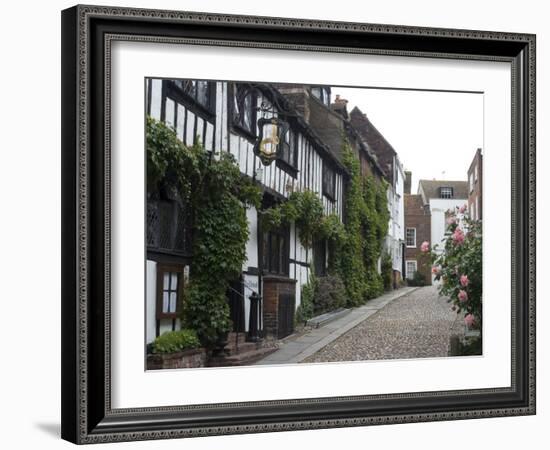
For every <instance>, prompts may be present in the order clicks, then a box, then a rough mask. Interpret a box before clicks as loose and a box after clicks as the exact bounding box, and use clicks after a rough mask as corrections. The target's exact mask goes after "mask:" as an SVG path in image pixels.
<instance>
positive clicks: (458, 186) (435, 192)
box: [418, 180, 468, 200]
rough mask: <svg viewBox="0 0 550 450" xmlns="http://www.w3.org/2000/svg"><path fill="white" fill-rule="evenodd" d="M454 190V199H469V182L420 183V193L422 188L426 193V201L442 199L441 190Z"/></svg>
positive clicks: (421, 181)
mask: <svg viewBox="0 0 550 450" xmlns="http://www.w3.org/2000/svg"><path fill="white" fill-rule="evenodd" d="M442 187H451V188H453V198H463V199H467V198H468V182H467V181H449V180H420V181H419V182H418V192H420V189H421V188H422V191H424V196H425V200H428V199H430V198H441V195H440V194H439V188H442Z"/></svg>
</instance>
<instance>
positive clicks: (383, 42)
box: [61, 5, 536, 444]
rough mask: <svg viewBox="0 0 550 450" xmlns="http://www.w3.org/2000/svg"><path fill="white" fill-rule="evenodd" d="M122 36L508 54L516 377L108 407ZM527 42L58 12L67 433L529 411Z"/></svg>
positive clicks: (336, 25)
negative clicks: (433, 387) (468, 384)
mask: <svg viewBox="0 0 550 450" xmlns="http://www.w3.org/2000/svg"><path fill="white" fill-rule="evenodd" d="M126 40H127V41H139V42H155V43H157V44H177V42H178V40H179V41H180V42H181V40H186V42H191V43H193V44H194V45H213V42H215V43H217V44H216V45H225V46H229V47H231V46H236V47H243V48H260V49H270V48H275V49H279V50H300V51H303V52H308V51H313V50H315V51H318V52H335V53H346V54H351V55H353V54H372V55H385V56H396V57H397V56H406V57H412V58H436V59H448V60H455V61H466V60H475V61H501V62H507V63H509V64H510V65H511V93H510V96H511V104H512V108H511V109H512V116H511V121H510V122H511V125H510V126H511V136H512V139H511V149H512V151H511V155H512V158H511V159H512V162H511V167H512V170H511V174H510V177H511V186H512V189H511V192H510V196H511V229H512V236H511V254H512V258H511V283H510V296H511V305H512V310H511V312H510V317H511V330H512V332H511V343H510V352H511V373H510V380H511V383H510V386H506V387H501V386H495V387H489V388H483V389H459V390H439V391H422V392H404V393H380V394H376V395H355V396H342V395H335V396H328V397H327V396H325V397H306V396H304V397H303V398H301V397H296V398H289V399H279V400H265V401H264V400H258V401H240V402H230V403H203V404H190V405H177V404H176V405H171V406H154V405H151V406H148V407H139V408H113V407H112V391H111V388H112V386H111V378H112V371H113V367H114V366H115V364H114V363H115V361H113V360H112V357H111V333H112V332H113V328H114V327H116V324H114V323H111V313H112V304H111V299H112V290H111V283H112V282H113V279H112V277H111V244H112V240H111V222H110V218H111V213H112V210H111V196H110V186H111V182H112V181H113V179H112V176H113V175H114V174H113V173H111V154H110V151H111V144H110V139H111V133H112V131H113V130H112V129H111V115H110V111H111V110H110V100H111V95H112V94H113V93H112V91H111V79H110V71H111V45H112V44H113V42H116V41H126ZM535 42H536V39H535V36H534V35H531V34H517V33H507V32H488V31H471V30H454V29H453V30H451V29H435V28H422V27H410V26H396V25H381V24H363V23H347V22H329V21H319V20H305V19H287V18H272V17H256V16H236V15H220V14H206V13H194V12H181V11H159V10H146V9H132V8H119V7H100V6H82V5H78V6H75V7H72V8H69V9H67V10H64V11H63V12H62V349H61V351H62V402H61V403H62V404H61V406H62V437H63V438H64V439H66V440H68V441H71V442H74V443H78V444H85V443H100V442H113V441H133V440H143V439H168V438H179V437H195V436H208V435H219V434H239V433H257V432H271V431H286V430H303V429H315V428H330V427H347V426H364V425H375V424H392V423H408V422H422V421H440V420H458V419H468V418H486V417H499V416H511V415H530V414H535V403H536V402H535V263H536V260H535ZM213 77H215V74H213ZM214 370H215V369H214Z"/></svg>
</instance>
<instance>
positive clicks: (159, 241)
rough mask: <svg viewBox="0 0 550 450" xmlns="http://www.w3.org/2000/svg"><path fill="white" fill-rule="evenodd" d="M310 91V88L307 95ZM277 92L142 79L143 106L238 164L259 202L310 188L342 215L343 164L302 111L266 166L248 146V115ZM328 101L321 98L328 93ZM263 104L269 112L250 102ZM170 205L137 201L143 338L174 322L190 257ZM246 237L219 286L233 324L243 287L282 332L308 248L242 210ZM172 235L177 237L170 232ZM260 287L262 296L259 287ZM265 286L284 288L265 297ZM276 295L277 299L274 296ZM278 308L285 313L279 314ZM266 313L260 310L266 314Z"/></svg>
mask: <svg viewBox="0 0 550 450" xmlns="http://www.w3.org/2000/svg"><path fill="white" fill-rule="evenodd" d="M312 95H314V94H312ZM283 100H284V98H283V97H282V95H281V94H280V93H279V92H278V91H276V90H275V89H272V88H270V87H269V86H267V85H255V86H251V85H249V84H237V83H231V82H209V81H195V80H160V79H149V80H147V114H148V115H150V116H151V117H153V118H155V119H157V120H161V121H163V122H165V123H166V124H168V125H170V126H171V127H173V128H174V129H175V131H176V133H177V136H178V137H179V138H180V139H181V140H182V141H183V142H184V143H185V144H186V145H192V144H193V143H194V142H196V139H200V142H202V143H203V145H204V147H205V149H206V150H207V151H214V152H215V153H214V154H216V153H219V152H230V153H231V154H233V155H234V157H235V159H236V161H237V163H238V165H239V168H240V170H241V172H242V173H243V174H244V175H247V176H249V177H251V178H253V179H255V180H256V181H257V182H258V183H259V185H260V187H261V188H262V190H263V194H264V203H265V204H269V203H273V202H277V201H284V199H285V198H288V196H289V195H290V193H292V192H293V191H296V190H311V191H313V192H315V193H317V194H318V196H319V197H320V198H321V200H322V202H323V205H324V209H325V213H326V214H336V215H338V216H339V217H340V219H342V216H343V191H344V176H345V169H344V167H343V166H342V164H341V163H340V162H339V160H338V158H336V157H335V156H334V154H333V153H331V150H330V148H329V147H328V146H327V145H325V144H324V143H323V141H322V140H321V139H320V138H319V137H318V135H317V134H316V133H315V131H314V130H313V129H312V128H311V127H310V126H309V125H308V123H307V122H306V121H305V120H304V119H303V117H302V116H300V115H299V114H298V115H295V116H294V117H290V118H288V119H286V118H285V120H287V121H288V122H289V124H290V130H289V132H288V134H287V135H286V139H287V140H288V144H289V145H288V151H287V152H286V153H285V154H284V155H283V156H282V160H277V161H276V162H274V163H272V164H271V165H269V166H267V167H266V166H263V165H262V163H261V162H260V160H259V158H258V157H257V156H256V155H254V153H253V146H254V142H255V140H256V136H257V135H258V131H259V130H258V125H257V120H258V119H259V118H261V117H266V118H269V117H271V116H273V115H274V116H276V115H277V107H276V106H275V105H276V104H277V103H278V101H281V102H282V101H283ZM329 104H330V102H329ZM262 105H263V109H265V108H266V106H267V107H268V108H269V109H270V110H271V111H270V112H266V111H259V110H258V109H259V107H260V106H262ZM179 213H180V212H179V210H178V207H177V205H175V204H174V202H171V200H170V199H169V198H161V199H159V200H156V201H152V200H151V201H148V204H147V265H146V271H147V274H146V282H147V287H146V295H147V302H146V304H147V311H146V321H147V324H146V340H147V342H148V343H149V342H151V341H152V340H154V338H155V337H156V336H158V335H160V334H161V333H162V332H164V331H167V330H172V329H179V318H178V317H179V311H178V304H179V301H178V300H179V297H180V296H181V295H182V293H183V290H184V289H185V283H186V282H187V280H188V276H189V271H190V270H191V271H192V258H191V255H190V252H189V243H188V240H186V238H185V235H184V234H185V233H183V237H181V235H182V233H181V232H180V231H181V230H182V229H183V230H184V229H185V224H183V223H181V220H183V219H181V220H180V216H181V217H183V213H181V214H179ZM247 216H248V222H249V227H250V240H249V242H248V243H247V247H246V250H247V261H246V262H245V263H244V265H243V270H242V276H241V278H240V279H236V280H235V283H234V284H233V290H234V292H236V293H235V294H234V295H229V302H230V307H231V319H232V321H233V326H234V330H233V331H236V332H246V331H247V330H248V324H249V314H250V300H249V296H250V294H251V293H252V292H253V291H255V292H257V293H258V294H259V295H260V296H262V298H263V300H262V301H263V304H262V307H261V309H260V311H261V312H260V313H259V317H258V320H259V323H260V327H261V328H263V329H264V330H267V331H268V332H270V333H272V334H274V335H275V336H276V337H284V335H285V334H288V333H289V332H291V331H292V327H293V320H294V311H295V309H296V308H297V307H298V305H299V304H300V291H301V286H302V285H303V284H305V283H307V281H308V278H309V271H310V270H311V263H312V253H313V252H312V251H308V252H306V249H305V248H304V246H303V245H302V244H301V242H300V239H299V237H298V233H297V230H296V227H295V226H294V224H291V225H290V226H289V227H287V228H283V229H281V230H277V231H270V232H266V233H262V231H261V230H260V226H259V222H258V212H257V211H256V210H255V209H254V208H251V209H249V210H248V212H247ZM177 236H180V237H179V238H178V237H177ZM264 292H266V295H263V293H264ZM268 292H270V293H271V292H285V295H283V294H280V295H279V294H277V295H278V296H277V297H276V298H270V297H269V295H272V294H269V295H268ZM283 302H284V303H285V304H284V305H283V304H282V303H283ZM281 311H287V312H290V314H288V313H285V314H286V315H285V316H284V317H283V316H282V315H281V314H282V313H281ZM266 318H268V319H266Z"/></svg>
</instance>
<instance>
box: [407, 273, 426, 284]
mask: <svg viewBox="0 0 550 450" xmlns="http://www.w3.org/2000/svg"><path fill="white" fill-rule="evenodd" d="M407 285H409V286H426V278H424V275H422V274H421V273H420V272H419V271H418V270H416V271H415V272H414V274H413V277H412V279H410V280H407Z"/></svg>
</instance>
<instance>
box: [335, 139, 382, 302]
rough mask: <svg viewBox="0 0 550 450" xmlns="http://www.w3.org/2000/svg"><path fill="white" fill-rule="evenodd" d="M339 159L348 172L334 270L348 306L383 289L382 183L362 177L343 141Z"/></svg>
mask: <svg viewBox="0 0 550 450" xmlns="http://www.w3.org/2000/svg"><path fill="white" fill-rule="evenodd" d="M342 154H343V162H344V165H345V166H346V167H347V169H348V171H349V173H350V181H349V183H348V189H347V192H346V208H345V211H346V217H345V221H344V222H345V237H344V239H342V242H341V245H340V248H339V249H338V253H339V255H338V261H339V262H338V264H337V266H338V271H339V273H340V275H341V277H342V279H343V281H344V285H345V287H346V294H347V301H348V306H358V305H361V304H363V303H365V301H367V300H368V299H370V298H373V297H376V296H378V295H380V294H381V293H382V292H383V290H384V282H383V279H382V276H381V275H380V274H379V273H378V270H377V263H378V258H379V257H380V254H381V251H382V244H383V240H384V238H385V236H386V234H387V231H388V220H389V211H388V207H387V200H386V188H387V187H386V185H385V184H384V183H383V182H382V183H377V182H376V181H375V180H374V178H373V177H372V176H370V177H362V176H361V172H360V167H359V160H358V159H357V156H356V155H355V154H354V153H353V151H352V150H351V148H350V146H349V143H347V141H345V144H344V147H343V151H342Z"/></svg>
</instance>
